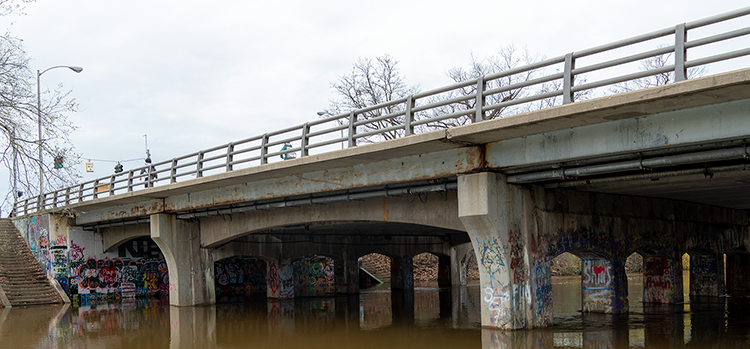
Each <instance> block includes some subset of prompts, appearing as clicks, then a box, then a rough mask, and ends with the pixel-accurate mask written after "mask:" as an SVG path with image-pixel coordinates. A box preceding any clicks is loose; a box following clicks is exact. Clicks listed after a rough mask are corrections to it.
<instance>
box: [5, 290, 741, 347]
mask: <svg viewBox="0 0 750 349" xmlns="http://www.w3.org/2000/svg"><path fill="white" fill-rule="evenodd" d="M685 280H687V278H685ZM686 282H687V281H686ZM628 283H629V300H630V310H631V311H630V313H629V314H627V315H617V316H614V315H604V314H582V313H581V312H580V309H581V283H580V277H555V278H553V288H552V289H553V302H554V311H555V325H554V326H553V327H551V328H545V329H538V330H522V331H510V332H508V331H495V330H487V329H482V328H481V327H480V324H479V316H480V315H479V312H480V310H481V307H482V306H483V300H482V298H481V294H480V289H479V287H478V285H470V286H465V287H455V288H450V289H448V288H445V289H438V288H437V287H435V286H432V285H429V284H426V285H424V284H423V285H419V284H418V285H417V286H418V287H417V288H416V290H415V291H414V294H413V297H411V296H410V295H409V294H406V295H405V294H403V293H399V292H393V293H392V292H390V290H389V289H388V288H387V287H386V288H384V287H380V288H375V289H371V290H366V291H363V292H362V293H361V294H360V295H358V296H352V297H330V298H308V299H296V300H294V301H289V302H278V301H277V302H265V301H259V302H251V303H243V304H221V305H216V306H205V307H182V308H177V307H170V306H169V305H168V304H166V303H165V302H164V301H159V300H145V299H141V300H134V301H133V300H131V301H121V302H118V303H112V304H97V305H92V306H85V307H71V306H36V307H26V308H20V307H16V308H7V309H3V310H0V348H2V349H5V348H35V349H36V348H128V349H136V348H138V349H141V348H145V349H147V348H387V349H392V348H628V347H630V348H670V347H671V348H750V315H749V314H750V311H749V310H750V299H746V298H737V299H734V298H730V297H720V298H712V299H707V300H700V301H698V300H693V302H687V303H686V304H679V305H671V306H665V305H662V306H659V305H645V304H643V303H641V297H642V278H641V276H630V277H629V278H628ZM685 289H686V290H687V287H686V288H685ZM686 300H687V298H686Z"/></svg>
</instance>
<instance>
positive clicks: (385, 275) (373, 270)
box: [362, 255, 391, 284]
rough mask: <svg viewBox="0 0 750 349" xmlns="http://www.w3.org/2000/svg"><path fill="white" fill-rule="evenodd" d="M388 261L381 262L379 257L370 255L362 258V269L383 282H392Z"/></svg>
mask: <svg viewBox="0 0 750 349" xmlns="http://www.w3.org/2000/svg"><path fill="white" fill-rule="evenodd" d="M389 267H390V265H389V264H388V262H387V260H379V259H378V258H377V257H375V256H372V255H368V256H364V257H362V269H364V270H366V271H367V272H368V273H370V275H372V276H374V277H375V278H377V279H378V280H380V281H381V282H383V283H385V284H387V283H390V282H391V270H390V268H389Z"/></svg>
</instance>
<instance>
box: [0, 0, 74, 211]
mask: <svg viewBox="0 0 750 349" xmlns="http://www.w3.org/2000/svg"><path fill="white" fill-rule="evenodd" d="M23 2H28V1H23ZM20 5H22V4H19V3H18V2H13V1H3V0H0V14H2V15H8V14H15V13H17V12H18V11H20V10H21V9H22V7H21V6H20ZM28 65H29V58H28V57H27V56H26V52H25V51H24V48H23V45H22V41H21V40H20V39H18V38H16V37H14V36H13V35H11V34H10V33H5V34H3V35H0V141H1V142H2V154H0V163H1V164H2V166H4V167H6V168H7V169H8V173H10V176H9V178H8V183H9V185H8V188H11V190H9V192H8V193H7V194H6V195H5V198H4V200H3V204H2V205H3V206H4V207H7V205H8V204H9V203H12V202H13V200H14V195H17V193H13V190H12V188H14V187H15V188H17V192H22V193H23V197H30V196H35V195H38V194H39V188H37V187H38V185H39V177H38V176H39V143H40V142H39V140H38V125H39V122H38V120H39V117H40V116H41V125H42V141H41V144H42V152H43V154H44V156H43V157H44V164H43V166H44V174H45V181H44V182H45V184H46V185H45V189H46V190H51V189H56V188H59V187H61V186H62V185H63V184H72V182H73V181H74V179H76V178H77V177H78V176H77V172H76V171H75V169H74V167H73V166H72V165H73V164H75V163H76V162H77V161H78V156H77V155H76V154H75V153H74V152H73V147H72V145H71V144H70V142H69V139H68V135H69V134H70V132H71V131H72V130H73V129H74V127H73V125H72V124H71V123H70V122H69V121H68V120H67V118H66V116H65V113H67V112H72V111H74V110H75V108H76V103H75V100H74V99H71V98H69V94H70V91H67V92H65V91H63V90H62V86H58V87H57V88H56V89H54V90H48V89H42V91H41V105H40V107H41V108H40V109H37V96H36V72H35V71H32V70H31V69H30V68H29V66H28ZM55 157H61V158H62V159H63V166H64V167H63V168H62V169H54V168H53V166H52V164H53V162H54V158H55ZM14 173H15V175H16V176H15V178H14ZM16 179H17V183H15V185H14V182H15V181H16ZM23 197H22V198H23Z"/></svg>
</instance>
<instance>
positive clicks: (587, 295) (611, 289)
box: [581, 258, 628, 314]
mask: <svg viewBox="0 0 750 349" xmlns="http://www.w3.org/2000/svg"><path fill="white" fill-rule="evenodd" d="M581 306H582V308H583V312H585V313H586V312H588V313H606V314H621V313H627V312H628V284H627V275H626V274H625V266H624V263H621V262H620V261H619V260H618V259H615V258H611V259H606V258H596V259H583V267H582V271H581Z"/></svg>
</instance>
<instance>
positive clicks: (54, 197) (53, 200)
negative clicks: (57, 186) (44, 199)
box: [52, 190, 57, 207]
mask: <svg viewBox="0 0 750 349" xmlns="http://www.w3.org/2000/svg"><path fill="white" fill-rule="evenodd" d="M52 207H57V190H55V195H54V196H53V197H52Z"/></svg>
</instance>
